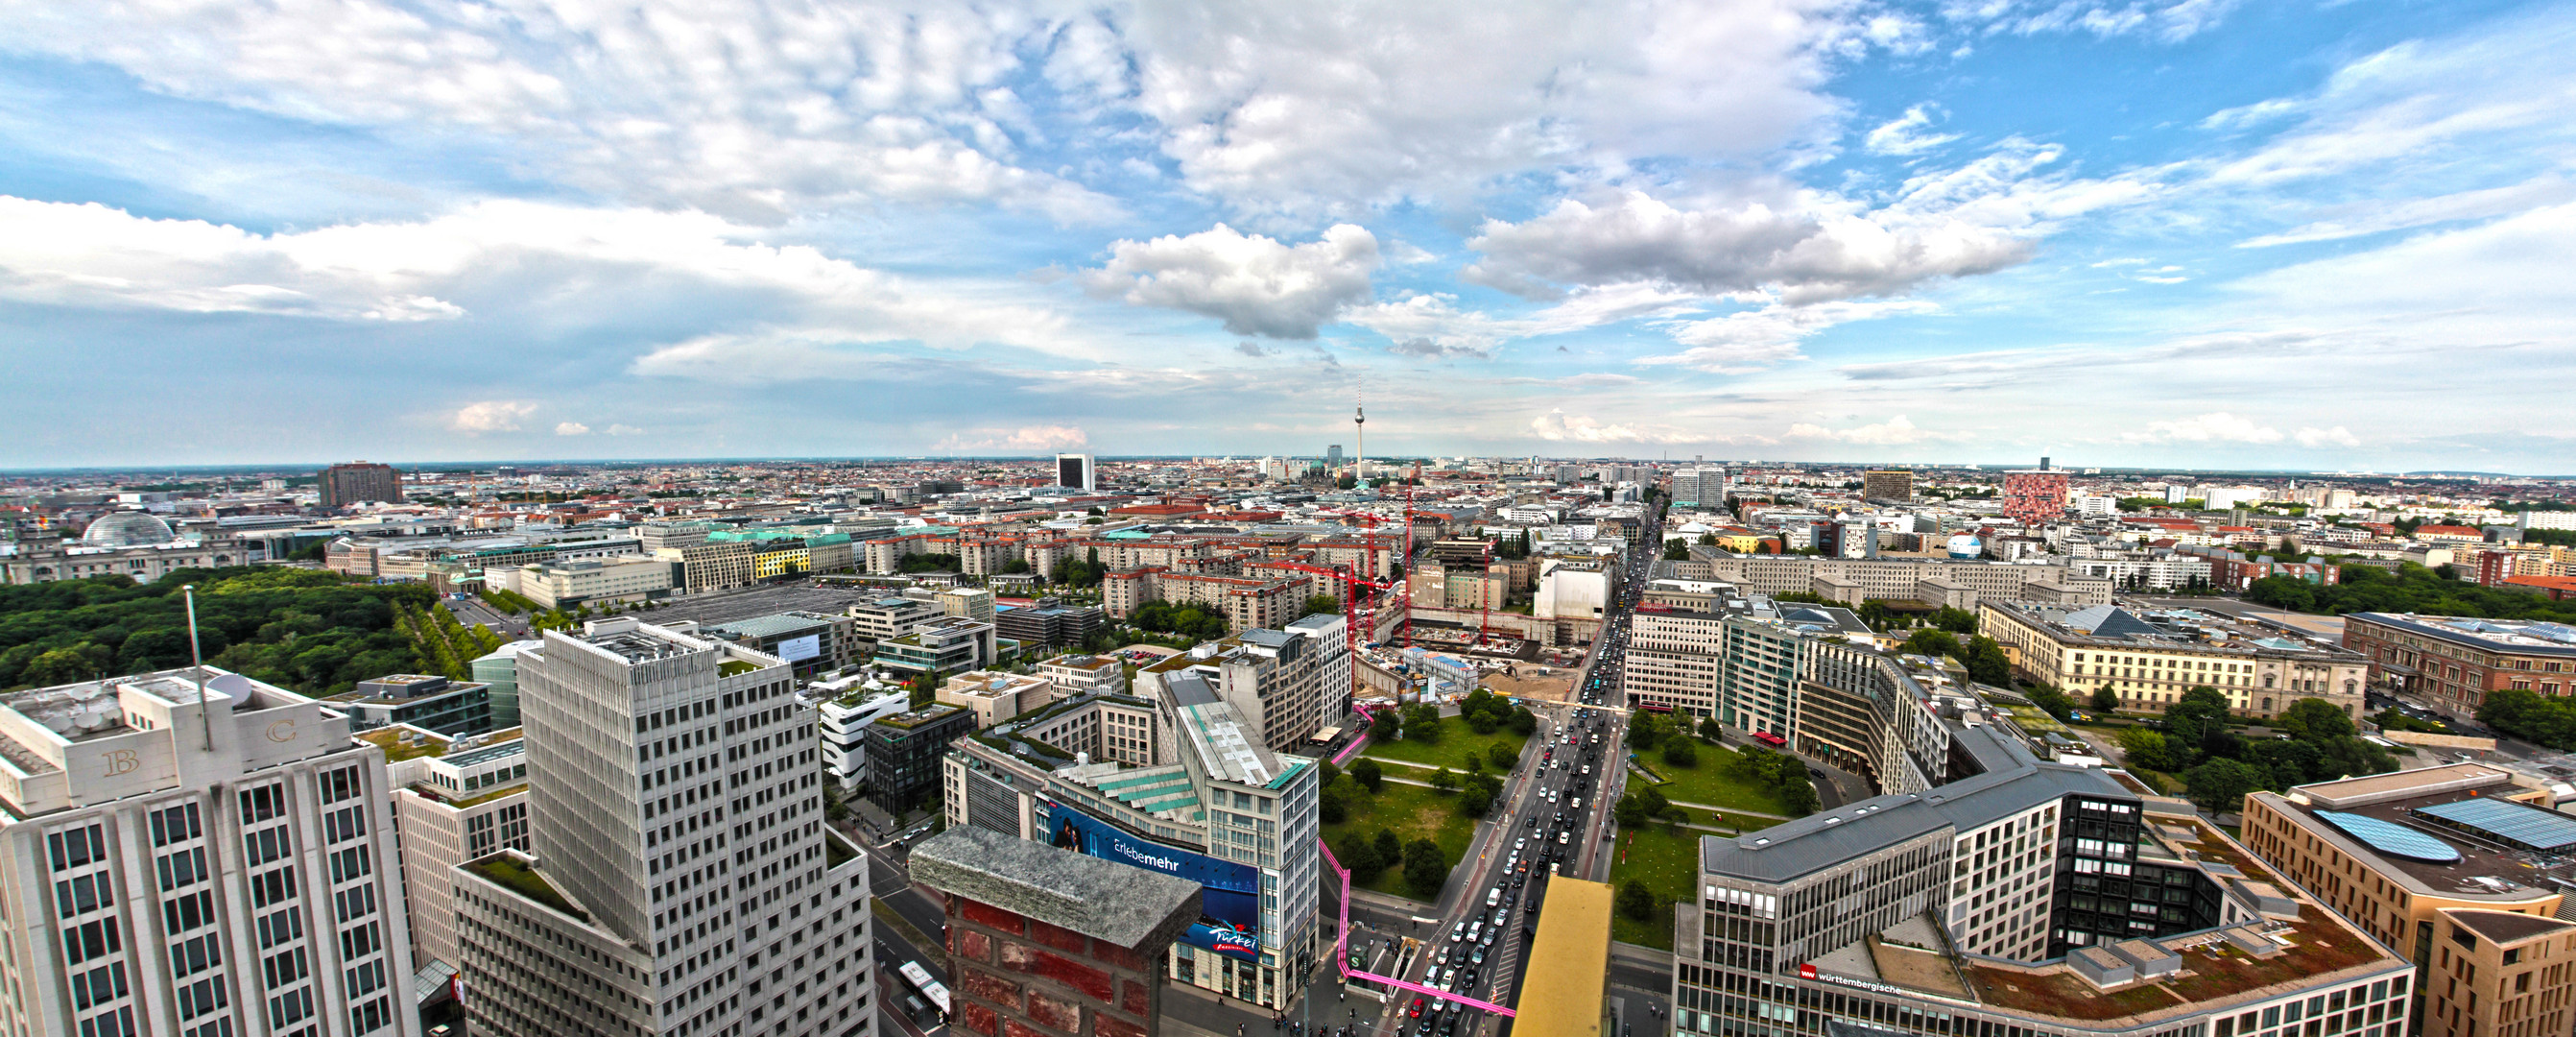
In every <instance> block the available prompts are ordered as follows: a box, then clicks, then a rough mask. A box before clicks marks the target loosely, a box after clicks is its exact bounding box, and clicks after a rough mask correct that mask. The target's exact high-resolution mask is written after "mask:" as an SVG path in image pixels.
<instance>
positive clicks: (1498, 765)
mask: <svg viewBox="0 0 2576 1037" xmlns="http://www.w3.org/2000/svg"><path fill="white" fill-rule="evenodd" d="M1485 759H1486V761H1487V762H1489V763H1492V764H1493V765H1494V769H1495V770H1498V771H1508V770H1510V769H1512V765H1513V764H1515V763H1519V762H1520V759H1521V758H1520V754H1519V753H1515V752H1513V751H1512V747H1511V746H1508V745H1504V744H1502V743H1500V742H1496V743H1494V747H1493V748H1491V749H1487V750H1485Z"/></svg>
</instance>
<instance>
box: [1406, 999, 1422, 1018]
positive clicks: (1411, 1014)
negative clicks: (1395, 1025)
mask: <svg viewBox="0 0 2576 1037" xmlns="http://www.w3.org/2000/svg"><path fill="white" fill-rule="evenodd" d="M1404 1017H1405V1018H1407V1019H1419V1018H1421V1017H1422V999H1421V998H1418V997H1417V998H1414V999H1413V1007H1411V1008H1408V1009H1405V1012H1404Z"/></svg>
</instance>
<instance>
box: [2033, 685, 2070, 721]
mask: <svg viewBox="0 0 2576 1037" xmlns="http://www.w3.org/2000/svg"><path fill="white" fill-rule="evenodd" d="M2025 694H2027V695H2029V696H2030V701H2031V704H2032V705H2035V706H2038V707H2039V708H2041V709H2044V710H2047V711H2048V715H2049V716H2053V717H2056V718H2057V719H2059V720H2061V721H2063V720H2066V719H2068V718H2071V717H2073V716H2074V715H2075V700H2074V699H2070V698H2067V697H2066V695H2065V693H2063V692H2060V691H2058V690H2057V689H2055V688H2052V687H2049V686H2048V685H2045V684H2036V685H2032V686H2031V688H2030V690H2029V691H2028V692H2026V693H2025Z"/></svg>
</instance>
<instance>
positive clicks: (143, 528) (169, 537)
mask: <svg viewBox="0 0 2576 1037" xmlns="http://www.w3.org/2000/svg"><path fill="white" fill-rule="evenodd" d="M176 539H178V535H177V534H174V533H172V532H170V524H169V523H167V522H163V521H161V520H160V518H158V517H157V516H153V515H147V514H144V513H143V512H140V511H115V512H109V513H108V514H105V515H101V516H99V517H98V520H97V521H95V522H92V523H90V524H89V528H88V529H87V530H84V531H82V533H81V543H83V544H86V545H88V546H90V547H144V546H148V545H152V544H166V543H169V542H171V541H173V540H176Z"/></svg>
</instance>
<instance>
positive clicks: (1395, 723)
mask: <svg viewBox="0 0 2576 1037" xmlns="http://www.w3.org/2000/svg"><path fill="white" fill-rule="evenodd" d="M1401 723H1402V722H1401V721H1399V720H1397V719H1396V716H1395V711H1394V710H1392V709H1381V710H1378V711H1377V714H1376V715H1375V716H1372V717H1370V718H1369V737H1371V738H1375V739H1377V740H1378V741H1381V742H1383V741H1385V740H1387V739H1389V738H1393V737H1395V736H1396V729H1397V728H1398V727H1399V726H1401Z"/></svg>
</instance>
